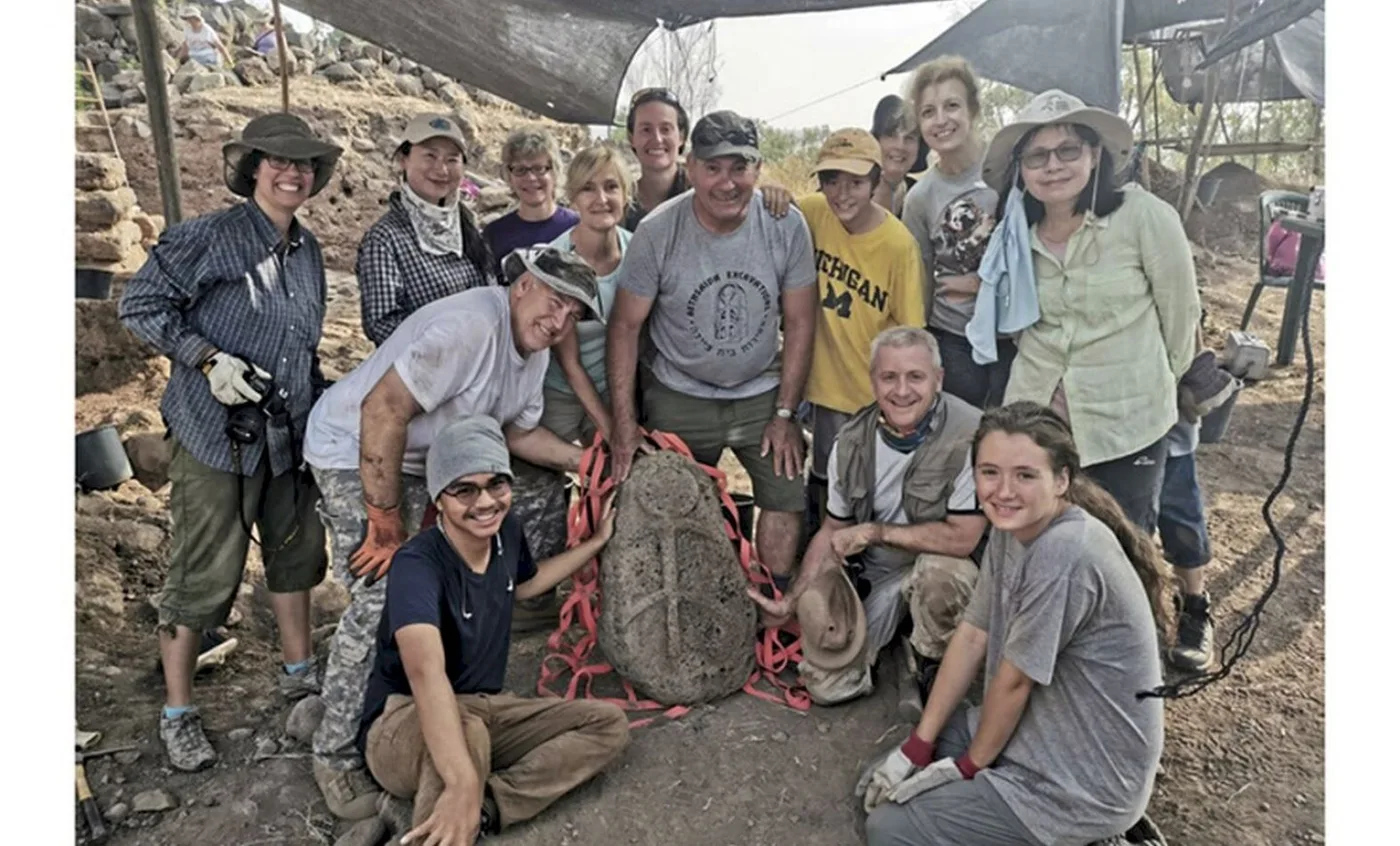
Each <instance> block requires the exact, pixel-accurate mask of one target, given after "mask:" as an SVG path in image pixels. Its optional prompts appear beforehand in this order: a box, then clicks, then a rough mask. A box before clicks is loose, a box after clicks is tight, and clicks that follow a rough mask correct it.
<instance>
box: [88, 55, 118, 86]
mask: <svg viewBox="0 0 1400 846" xmlns="http://www.w3.org/2000/svg"><path fill="white" fill-rule="evenodd" d="M93 71H95V72H96V73H97V78H98V79H101V80H104V81H107V82H111V81H112V78H113V77H114V76H116V75H117V74H119V73H122V66H121V65H119V64H117V63H116V62H114V61H112V60H111V59H107V60H106V61H102V62H98V63H97V65H96V66H94V67H93Z"/></svg>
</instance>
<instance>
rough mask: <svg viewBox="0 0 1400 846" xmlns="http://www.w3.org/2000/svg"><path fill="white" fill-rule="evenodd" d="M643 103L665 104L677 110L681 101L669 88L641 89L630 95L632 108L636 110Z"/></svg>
mask: <svg viewBox="0 0 1400 846" xmlns="http://www.w3.org/2000/svg"><path fill="white" fill-rule="evenodd" d="M643 103H665V104H666V105H668V106H673V107H675V108H677V109H679V108H680V107H681V101H680V100H679V99H678V98H677V97H676V95H675V94H672V93H671V89H669V88H642V89H640V90H638V91H637V93H636V94H633V95H632V108H634V109H635V108H637V107H638V106H640V105H642V104H643Z"/></svg>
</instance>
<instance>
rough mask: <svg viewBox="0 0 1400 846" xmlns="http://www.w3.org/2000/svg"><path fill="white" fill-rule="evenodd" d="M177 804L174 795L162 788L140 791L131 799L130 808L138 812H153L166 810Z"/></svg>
mask: <svg viewBox="0 0 1400 846" xmlns="http://www.w3.org/2000/svg"><path fill="white" fill-rule="evenodd" d="M176 805H177V803H176V801H175V797H174V796H171V795H170V792H169V791H167V790H165V789H163V788H159V787H158V788H156V789H155V790H145V791H142V792H140V793H138V794H136V796H134V797H133V798H132V800H131V809H132V810H133V811H135V812H136V813H138V814H154V813H158V812H160V811H168V810H170V809H171V808H174V807H175V806H176Z"/></svg>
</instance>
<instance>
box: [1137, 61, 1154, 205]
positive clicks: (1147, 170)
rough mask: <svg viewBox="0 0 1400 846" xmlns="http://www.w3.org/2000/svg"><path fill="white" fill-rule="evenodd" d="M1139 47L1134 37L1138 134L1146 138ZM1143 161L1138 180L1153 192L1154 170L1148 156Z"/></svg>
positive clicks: (1143, 157)
mask: <svg viewBox="0 0 1400 846" xmlns="http://www.w3.org/2000/svg"><path fill="white" fill-rule="evenodd" d="M1138 47H1139V45H1138V42H1137V38H1136V37H1134V38H1133V88H1134V89H1135V90H1136V91H1137V104H1138V112H1137V115H1136V122H1137V125H1138V132H1139V133H1140V134H1141V135H1144V136H1145V135H1147V95H1146V93H1144V91H1143V88H1142V66H1141V65H1140V64H1139V61H1138V56H1139V50H1138ZM1145 152H1146V151H1144V153H1145ZM1142 159H1143V161H1142V169H1141V172H1140V173H1139V175H1138V180H1139V181H1140V182H1141V183H1142V187H1143V188H1146V189H1147V190H1148V191H1151V190H1152V168H1151V166H1150V165H1148V163H1147V161H1146V159H1147V156H1146V155H1143V156H1142Z"/></svg>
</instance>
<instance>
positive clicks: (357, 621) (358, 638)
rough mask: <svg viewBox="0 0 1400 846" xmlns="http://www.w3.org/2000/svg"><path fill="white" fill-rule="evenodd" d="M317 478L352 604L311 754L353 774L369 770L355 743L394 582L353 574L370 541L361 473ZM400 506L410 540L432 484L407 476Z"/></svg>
mask: <svg viewBox="0 0 1400 846" xmlns="http://www.w3.org/2000/svg"><path fill="white" fill-rule="evenodd" d="M312 473H313V474H314V475H315V477H316V484H317V485H318V486H319V487H320V489H321V504H320V506H319V507H318V509H317V510H318V511H319V512H320V515H321V522H322V523H323V524H324V525H325V527H326V534H328V535H330V539H331V560H332V562H333V566H334V572H335V576H336V578H337V579H339V580H340V582H341V584H343V585H345V587H346V588H347V589H348V590H349V591H350V605H349V607H347V608H346V609H345V613H344V614H342V615H341V617H340V623H339V625H337V626H336V629H335V635H334V636H332V637H331V644H330V654H329V656H328V658H327V661H326V675H325V678H324V680H323V681H322V682H321V698H322V700H323V701H324V702H325V703H326V716H325V717H324V718H323V719H322V720H321V726H320V728H318V729H317V730H316V734H315V736H314V737H313V738H312V741H311V749H312V752H313V753H315V755H316V758H317V760H319V761H321V762H323V763H325V764H328V765H329V766H331V767H333V768H335V769H337V770H349V769H354V768H356V767H362V766H364V761H363V760H362V759H361V757H360V750H359V749H358V748H357V747H356V746H355V738H356V736H357V735H358V734H359V731H360V712H361V711H362V710H363V709H364V703H365V687H366V685H368V683H369V676H370V671H371V670H372V669H373V668H374V657H375V653H376V652H377V651H378V645H377V643H376V639H377V638H378V635H379V618H380V616H382V615H383V613H384V595H385V589H386V586H387V585H388V579H380V580H378V581H376V582H375V583H374V584H373V585H370V586H369V587H366V586H365V583H364V580H363V579H358V578H356V577H355V576H354V575H352V574H351V572H350V553H352V552H354V551H355V550H356V549H357V548H358V547H359V545H360V544H361V543H362V542H363V541H364V537H365V504H364V496H365V493H364V488H363V487H362V486H361V485H360V473H359V471H357V470H320V469H316V468H313V469H312ZM400 502H401V504H400V506H399V514H400V516H401V517H402V518H403V520H404V526H405V527H406V528H407V530H408V533H409V535H413V534H415V533H416V532H417V531H418V524H419V523H420V522H421V521H422V519H423V511H424V510H425V509H426V508H427V506H428V488H427V485H426V484H425V483H424V481H423V480H422V479H420V478H418V477H416V476H404V477H403V497H402V499H401V500H400Z"/></svg>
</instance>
